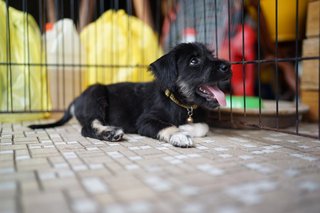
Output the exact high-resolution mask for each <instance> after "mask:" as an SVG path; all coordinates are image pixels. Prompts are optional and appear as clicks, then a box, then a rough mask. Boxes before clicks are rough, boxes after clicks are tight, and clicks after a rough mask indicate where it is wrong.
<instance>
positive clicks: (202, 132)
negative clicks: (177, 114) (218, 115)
mask: <svg viewBox="0 0 320 213" xmlns="http://www.w3.org/2000/svg"><path fill="white" fill-rule="evenodd" d="M179 129H180V130H182V131H185V132H187V133H188V134H189V135H190V136H191V137H204V136H206V135H207V133H208V131H209V126H208V124H206V123H193V124H185V125H181V126H179Z"/></svg>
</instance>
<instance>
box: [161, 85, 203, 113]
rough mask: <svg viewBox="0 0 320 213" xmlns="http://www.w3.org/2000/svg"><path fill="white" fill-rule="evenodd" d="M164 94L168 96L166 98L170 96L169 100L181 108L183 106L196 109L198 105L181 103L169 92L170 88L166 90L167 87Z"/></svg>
mask: <svg viewBox="0 0 320 213" xmlns="http://www.w3.org/2000/svg"><path fill="white" fill-rule="evenodd" d="M164 94H165V95H166V96H167V97H168V98H170V100H171V101H173V102H174V103H175V104H177V105H178V106H181V107H183V108H185V109H187V110H188V109H191V108H192V109H196V108H197V107H198V105H196V104H193V105H186V104H182V103H180V102H179V101H178V100H177V99H176V97H174V95H173V94H172V93H171V92H170V90H168V89H166V91H165V92H164Z"/></svg>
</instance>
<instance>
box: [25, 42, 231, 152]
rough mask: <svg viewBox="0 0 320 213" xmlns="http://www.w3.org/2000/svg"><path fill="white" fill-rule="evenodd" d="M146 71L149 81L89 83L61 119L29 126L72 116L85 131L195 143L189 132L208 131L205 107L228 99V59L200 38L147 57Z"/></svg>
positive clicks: (104, 137) (195, 134) (87, 134)
mask: <svg viewBox="0 0 320 213" xmlns="http://www.w3.org/2000/svg"><path fill="white" fill-rule="evenodd" d="M149 71H151V72H152V73H153V75H154V77H155V80H154V81H152V82H147V83H116V84H110V85H102V84H95V85H92V86H89V87H88V88H87V89H86V90H85V91H84V92H83V93H82V94H81V95H80V96H79V97H77V98H76V99H75V100H74V101H73V102H72V103H71V104H70V106H69V107H68V109H67V110H66V111H65V113H64V115H63V117H62V118H61V119H60V120H58V121H56V122H54V123H49V124H39V125H30V126H29V127H30V128H31V129H39V128H51V127H57V126H61V125H63V124H65V123H66V122H68V121H69V120H70V119H71V118H72V117H73V116H75V117H76V119H77V120H78V121H79V123H80V124H81V126H82V129H81V134H82V135H83V136H84V137H90V138H95V139H99V140H106V141H121V140H122V139H123V136H124V133H135V134H140V135H142V136H147V137H151V138H154V139H158V140H160V141H165V142H168V143H170V144H172V145H173V146H176V147H193V146H194V143H193V140H192V138H193V137H204V136H205V135H206V134H207V133H208V131H209V126H208V125H207V124H206V123H205V121H206V114H207V112H208V110H212V109H214V108H216V107H218V106H224V105H225V104H226V99H225V95H224V93H223V92H222V90H221V89H219V85H220V84H221V83H223V82H226V81H229V80H230V77H231V68H230V63H229V62H227V61H225V60H221V59H218V58H216V57H214V56H213V53H212V51H210V50H209V49H208V48H207V47H206V46H205V45H204V44H201V43H182V44H179V45H177V46H176V47H174V48H173V49H172V50H171V51H169V52H168V53H167V54H165V55H163V56H162V57H160V58H159V59H157V60H156V61H155V62H153V63H151V64H150V66H149Z"/></svg>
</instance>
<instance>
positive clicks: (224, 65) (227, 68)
mask: <svg viewBox="0 0 320 213" xmlns="http://www.w3.org/2000/svg"><path fill="white" fill-rule="evenodd" d="M219 70H220V71H221V72H229V71H230V64H228V63H221V64H220V67H219Z"/></svg>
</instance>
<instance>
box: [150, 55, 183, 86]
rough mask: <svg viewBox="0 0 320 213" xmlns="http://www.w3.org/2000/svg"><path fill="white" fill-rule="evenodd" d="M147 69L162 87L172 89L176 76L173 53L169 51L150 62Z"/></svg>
mask: <svg viewBox="0 0 320 213" xmlns="http://www.w3.org/2000/svg"><path fill="white" fill-rule="evenodd" d="M149 70H150V71H151V72H152V73H153V75H154V76H155V78H156V79H157V80H158V81H159V83H160V86H161V87H162V88H163V89H172V88H173V87H174V86H175V81H176V78H177V65H176V58H175V55H174V53H173V52H172V51H171V52H169V53H167V54H165V55H163V56H162V57H160V58H159V59H157V60H156V61H155V62H153V63H152V64H150V66H149Z"/></svg>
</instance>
